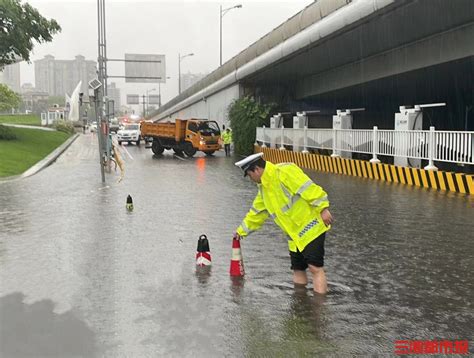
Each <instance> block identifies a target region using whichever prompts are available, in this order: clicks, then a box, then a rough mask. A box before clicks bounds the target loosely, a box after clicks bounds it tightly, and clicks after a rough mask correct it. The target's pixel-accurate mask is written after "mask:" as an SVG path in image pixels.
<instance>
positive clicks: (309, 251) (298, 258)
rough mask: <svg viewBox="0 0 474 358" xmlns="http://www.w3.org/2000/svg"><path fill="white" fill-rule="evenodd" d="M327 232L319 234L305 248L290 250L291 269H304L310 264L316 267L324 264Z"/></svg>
mask: <svg viewBox="0 0 474 358" xmlns="http://www.w3.org/2000/svg"><path fill="white" fill-rule="evenodd" d="M325 234H326V233H323V234H322V235H320V236H318V237H317V238H316V239H314V240H313V241H311V242H310V243H309V244H308V245H307V246H306V247H305V248H304V249H303V252H300V251H299V250H298V249H296V250H297V252H291V251H290V257H291V269H292V270H301V271H304V270H306V269H307V268H308V265H313V266H316V267H323V266H324V239H325V237H326V235H325Z"/></svg>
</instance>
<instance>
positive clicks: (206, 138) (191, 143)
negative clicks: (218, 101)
mask: <svg viewBox="0 0 474 358" xmlns="http://www.w3.org/2000/svg"><path fill="white" fill-rule="evenodd" d="M141 134H142V138H144V139H145V141H146V142H152V145H151V150H152V151H153V153H154V154H162V153H163V151H164V150H165V149H172V150H173V151H174V152H175V153H176V154H178V155H182V153H184V154H186V156H188V157H192V156H194V154H196V152H197V151H202V152H204V153H206V155H212V154H213V153H214V152H215V151H216V150H219V149H220V147H221V146H220V143H219V142H220V141H219V139H220V135H221V132H220V129H219V125H218V124H217V122H215V121H209V120H207V119H196V118H192V119H176V121H175V122H143V123H142V125H141Z"/></svg>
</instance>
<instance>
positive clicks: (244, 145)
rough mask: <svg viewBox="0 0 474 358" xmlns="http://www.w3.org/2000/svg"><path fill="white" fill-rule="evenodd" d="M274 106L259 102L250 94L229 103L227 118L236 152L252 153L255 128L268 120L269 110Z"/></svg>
mask: <svg viewBox="0 0 474 358" xmlns="http://www.w3.org/2000/svg"><path fill="white" fill-rule="evenodd" d="M274 107H275V104H274V103H270V104H261V103H259V102H257V101H256V100H255V99H254V98H253V97H250V96H246V97H243V98H239V99H237V100H235V101H234V102H232V103H231V105H230V106H229V119H230V126H231V128H232V139H233V140H234V146H235V152H236V153H237V154H243V155H248V154H250V153H253V145H254V143H255V135H256V128H257V127H259V126H261V125H263V124H264V123H265V121H266V120H268V117H269V115H270V111H271V110H272V108H274Z"/></svg>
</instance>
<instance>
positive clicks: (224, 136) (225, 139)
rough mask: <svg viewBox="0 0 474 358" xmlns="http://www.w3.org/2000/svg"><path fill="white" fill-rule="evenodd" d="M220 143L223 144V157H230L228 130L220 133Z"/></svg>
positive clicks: (229, 133)
mask: <svg viewBox="0 0 474 358" xmlns="http://www.w3.org/2000/svg"><path fill="white" fill-rule="evenodd" d="M222 141H223V142H224V150H225V156H226V157H229V156H230V144H231V143H232V132H231V131H230V129H229V128H227V129H226V130H225V132H224V133H222Z"/></svg>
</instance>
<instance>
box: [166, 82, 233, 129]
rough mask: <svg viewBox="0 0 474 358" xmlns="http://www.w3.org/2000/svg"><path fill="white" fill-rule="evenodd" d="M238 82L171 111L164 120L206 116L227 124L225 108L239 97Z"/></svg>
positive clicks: (220, 123)
mask: <svg viewBox="0 0 474 358" xmlns="http://www.w3.org/2000/svg"><path fill="white" fill-rule="evenodd" d="M239 87H240V86H239V84H236V85H233V86H231V87H228V88H226V89H224V90H222V91H220V92H217V93H215V94H213V95H212V96H209V97H207V98H203V99H201V100H200V101H199V102H196V103H194V104H193V105H191V106H189V107H186V108H184V109H182V110H180V111H179V112H175V113H173V114H172V115H171V116H169V117H168V118H166V119H165V120H171V121H173V120H175V119H176V118H180V119H187V118H207V119H210V120H214V121H217V123H219V126H221V127H222V124H225V125H226V126H227V125H228V123H229V121H228V118H227V116H228V113H227V109H228V107H229V105H230V104H231V103H232V102H233V101H234V100H235V99H238V98H239V92H240V90H239Z"/></svg>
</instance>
